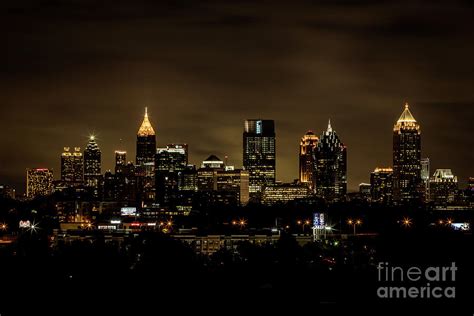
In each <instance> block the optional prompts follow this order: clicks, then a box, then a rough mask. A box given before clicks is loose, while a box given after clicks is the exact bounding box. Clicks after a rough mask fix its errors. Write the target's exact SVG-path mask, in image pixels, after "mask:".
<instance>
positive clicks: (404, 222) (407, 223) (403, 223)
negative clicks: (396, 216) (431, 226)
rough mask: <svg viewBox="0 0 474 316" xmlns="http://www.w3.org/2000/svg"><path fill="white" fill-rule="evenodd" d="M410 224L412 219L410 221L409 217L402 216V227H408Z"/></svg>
mask: <svg viewBox="0 0 474 316" xmlns="http://www.w3.org/2000/svg"><path fill="white" fill-rule="evenodd" d="M411 224H412V221H411V218H409V217H404V218H403V220H402V225H403V227H405V228H409V227H410V226H411Z"/></svg>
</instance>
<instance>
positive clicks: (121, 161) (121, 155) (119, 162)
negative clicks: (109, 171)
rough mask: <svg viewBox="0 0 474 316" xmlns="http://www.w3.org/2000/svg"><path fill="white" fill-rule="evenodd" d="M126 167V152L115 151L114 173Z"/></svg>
mask: <svg viewBox="0 0 474 316" xmlns="http://www.w3.org/2000/svg"><path fill="white" fill-rule="evenodd" d="M126 165H127V152H126V151H121V150H116V151H115V173H120V172H122V169H123V167H124V166H126Z"/></svg>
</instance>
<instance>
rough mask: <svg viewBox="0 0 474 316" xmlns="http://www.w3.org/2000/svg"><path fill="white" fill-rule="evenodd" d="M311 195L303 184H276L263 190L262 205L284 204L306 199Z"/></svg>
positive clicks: (309, 190)
mask: <svg viewBox="0 0 474 316" xmlns="http://www.w3.org/2000/svg"><path fill="white" fill-rule="evenodd" d="M311 195H312V192H311V189H310V188H309V187H308V186H307V185H305V184H294V183H284V184H276V185H271V186H266V187H265V188H264V189H263V193H262V203H263V204H265V205H274V204H278V203H281V204H286V203H288V202H291V201H294V200H298V199H305V198H308V197H310V196H311Z"/></svg>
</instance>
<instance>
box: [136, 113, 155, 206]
mask: <svg viewBox="0 0 474 316" xmlns="http://www.w3.org/2000/svg"><path fill="white" fill-rule="evenodd" d="M155 154H156V134H155V130H154V129H153V127H152V126H151V123H150V120H149V119H148V108H145V116H144V117H143V122H142V125H141V126H140V129H139V130H138V133H137V156H136V163H137V165H136V173H137V175H138V178H137V182H138V184H137V188H138V192H140V195H138V200H139V201H141V202H144V203H145V204H146V203H148V202H150V203H152V202H154V200H155Z"/></svg>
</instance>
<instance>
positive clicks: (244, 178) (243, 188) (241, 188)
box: [214, 166, 249, 205]
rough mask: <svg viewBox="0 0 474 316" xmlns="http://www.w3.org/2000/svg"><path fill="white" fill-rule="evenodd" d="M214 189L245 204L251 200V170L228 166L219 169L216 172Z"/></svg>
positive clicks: (240, 203)
mask: <svg viewBox="0 0 474 316" xmlns="http://www.w3.org/2000/svg"><path fill="white" fill-rule="evenodd" d="M214 190H215V191H217V192H219V193H220V196H226V197H227V199H229V200H232V201H235V203H236V204H239V205H245V204H247V203H248V201H249V172H248V171H247V170H242V169H234V167H233V166H227V167H226V168H225V169H224V170H222V169H219V170H216V171H215V174H214Z"/></svg>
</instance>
